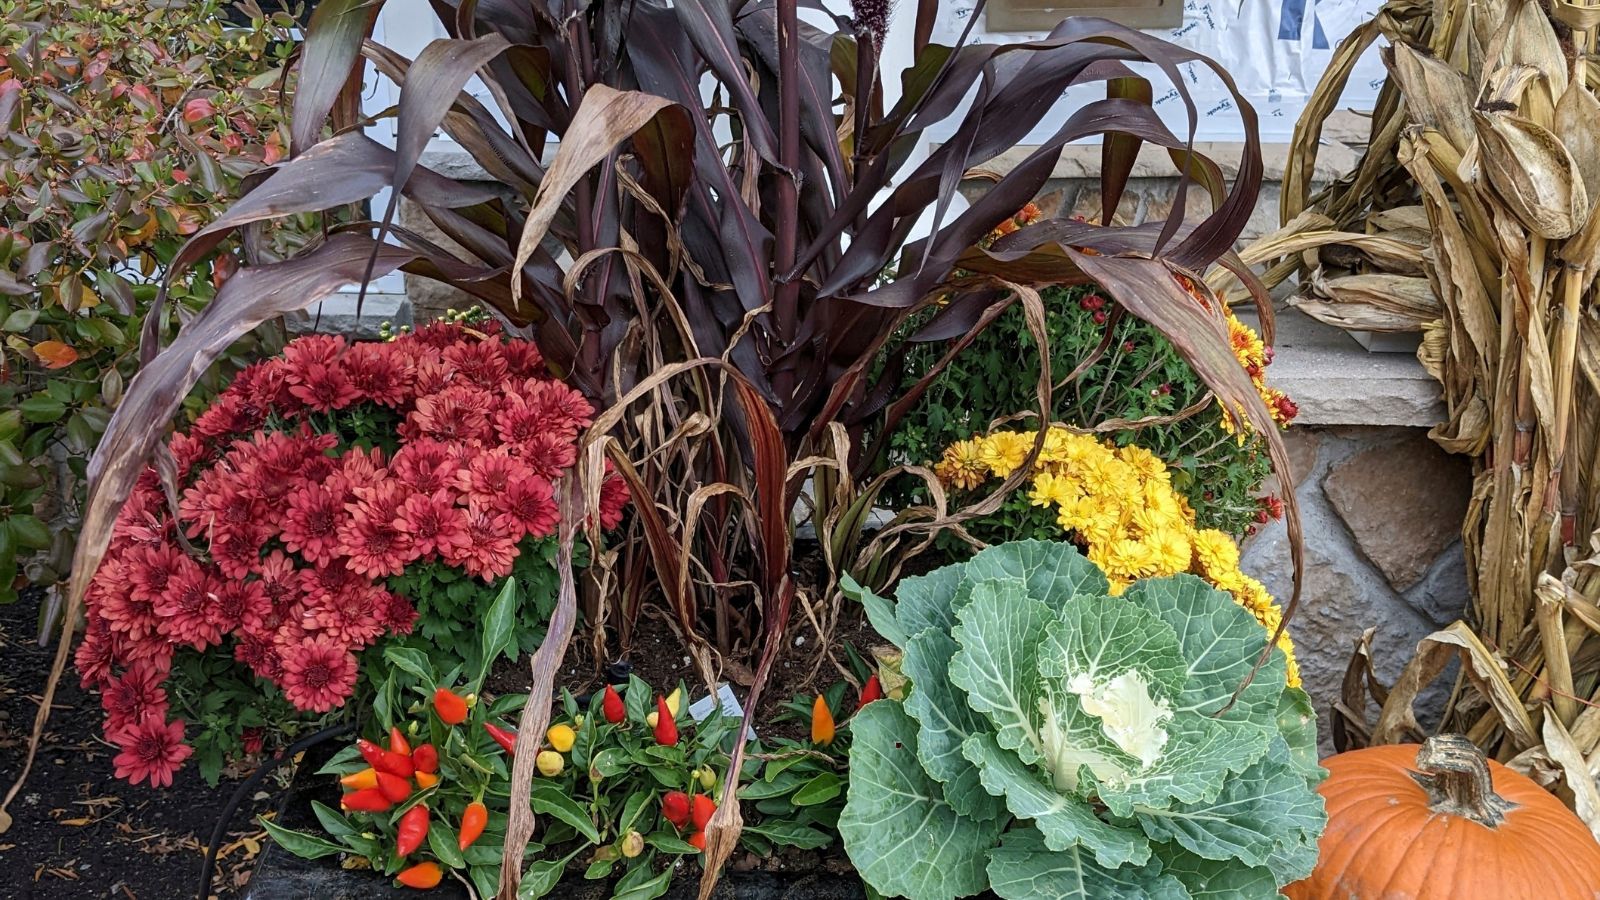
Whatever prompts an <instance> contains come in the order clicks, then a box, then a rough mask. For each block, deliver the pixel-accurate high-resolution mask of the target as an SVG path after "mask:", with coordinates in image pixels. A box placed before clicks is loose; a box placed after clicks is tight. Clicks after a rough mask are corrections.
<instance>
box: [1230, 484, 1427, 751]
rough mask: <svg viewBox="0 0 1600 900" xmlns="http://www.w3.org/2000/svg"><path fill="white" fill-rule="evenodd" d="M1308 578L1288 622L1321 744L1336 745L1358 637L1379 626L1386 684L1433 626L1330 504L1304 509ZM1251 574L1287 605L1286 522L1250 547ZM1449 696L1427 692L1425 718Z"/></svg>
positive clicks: (1377, 641)
mask: <svg viewBox="0 0 1600 900" xmlns="http://www.w3.org/2000/svg"><path fill="white" fill-rule="evenodd" d="M1305 513H1306V523H1305V524H1306V546H1305V565H1306V568H1305V583H1304V589H1303V592H1302V595H1301V597H1302V599H1301V603H1300V609H1299V611H1298V612H1297V614H1296V615H1295V617H1294V619H1293V620H1292V621H1291V622H1290V623H1289V634H1290V636H1291V637H1292V638H1293V639H1294V642H1295V656H1296V658H1297V659H1298V661H1299V663H1300V674H1301V678H1302V680H1303V682H1304V687H1305V690H1306V692H1307V693H1308V694H1310V696H1311V701H1312V704H1313V705H1314V707H1315V708H1316V711H1317V716H1318V718H1319V720H1320V721H1319V722H1318V725H1317V730H1318V736H1319V739H1320V741H1321V747H1322V750H1323V751H1324V752H1325V753H1327V752H1332V750H1333V745H1332V743H1331V732H1330V730H1329V724H1328V723H1329V721H1330V720H1329V715H1330V710H1331V709H1332V707H1333V703H1334V702H1335V701H1336V700H1338V698H1339V695H1340V687H1341V685H1342V683H1343V681H1344V672H1345V668H1346V667H1347V666H1348V665H1349V662H1350V656H1351V654H1352V653H1353V652H1354V650H1355V647H1356V642H1357V641H1358V640H1359V639H1360V637H1361V634H1362V632H1363V631H1365V630H1366V629H1368V628H1376V629H1377V634H1376V635H1375V636H1374V638H1373V661H1374V665H1375V667H1376V669H1377V672H1378V676H1379V678H1380V680H1382V681H1383V683H1384V684H1386V685H1388V684H1393V683H1394V680H1395V678H1396V677H1398V676H1399V674H1400V671H1401V669H1403V668H1404V667H1405V664H1406V662H1407V661H1409V660H1410V659H1411V655H1412V651H1413V649H1414V648H1415V647H1416V644H1417V641H1418V640H1420V639H1422V638H1423V637H1424V636H1426V635H1428V634H1429V633H1430V632H1432V631H1433V630H1434V628H1433V625H1432V624H1431V623H1430V622H1429V621H1428V620H1426V619H1425V618H1423V617H1422V616H1421V615H1419V614H1418V613H1417V611H1416V610H1414V609H1412V608H1411V607H1410V606H1409V605H1407V604H1406V603H1405V602H1404V601H1402V600H1401V599H1400V598H1399V597H1397V596H1396V595H1395V594H1394V592H1393V591H1391V590H1390V589H1389V587H1388V585H1387V584H1385V583H1384V580H1383V578H1382V577H1381V576H1379V575H1378V574H1377V573H1375V572H1374V571H1373V570H1372V567H1371V566H1369V565H1367V564H1366V562H1365V561H1364V560H1362V559H1361V558H1360V555H1359V554H1358V553H1357V552H1356V551H1355V549H1354V548H1353V547H1350V546H1348V544H1346V543H1343V542H1342V540H1341V536H1340V535H1338V534H1337V533H1336V532H1337V531H1338V530H1339V529H1338V524H1337V522H1335V521H1331V520H1330V514H1329V513H1328V511H1327V510H1326V509H1318V508H1316V507H1312V508H1309V509H1307V510H1305ZM1242 564H1243V568H1244V570H1245V572H1246V574H1249V575H1251V576H1252V577H1255V578H1257V579H1259V580H1260V581H1261V582H1262V583H1263V584H1264V585H1266V587H1267V589H1268V590H1269V591H1271V592H1272V595H1273V596H1274V597H1276V598H1278V600H1279V602H1280V603H1284V604H1287V603H1288V601H1289V596H1290V592H1291V589H1292V585H1293V580H1292V579H1293V572H1294V569H1293V567H1292V564H1291V562H1290V556H1289V541H1288V536H1287V533H1286V529H1285V528H1284V526H1283V523H1282V522H1275V523H1273V524H1272V525H1271V526H1269V527H1268V528H1266V529H1263V530H1262V532H1261V533H1260V534H1258V535H1257V536H1256V538H1255V539H1254V540H1252V541H1250V543H1249V544H1248V546H1247V547H1246V548H1245V551H1244V557H1243V561H1242ZM1443 699H1444V698H1443V697H1439V696H1433V695H1431V694H1425V695H1424V696H1423V697H1422V698H1421V701H1420V702H1419V703H1418V713H1419V715H1421V716H1423V717H1424V720H1431V719H1432V718H1434V717H1436V716H1437V709H1438V708H1439V706H1440V704H1441V703H1442V702H1443Z"/></svg>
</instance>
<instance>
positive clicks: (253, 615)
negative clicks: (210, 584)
mask: <svg viewBox="0 0 1600 900" xmlns="http://www.w3.org/2000/svg"><path fill="white" fill-rule="evenodd" d="M271 617H272V601H271V600H270V599H268V598H267V591H266V589H265V588H264V587H263V586H262V583H261V582H260V581H259V580H255V579H252V580H250V581H241V580H239V579H237V578H230V579H227V580H226V581H223V582H221V583H220V584H219V585H218V586H217V601H216V619H217V624H219V625H220V626H221V627H222V629H223V630H224V631H233V630H234V629H237V628H243V629H245V630H246V631H260V630H261V629H262V628H263V627H264V626H265V625H266V623H267V620H269V619H270V618H271Z"/></svg>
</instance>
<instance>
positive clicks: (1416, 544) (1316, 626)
mask: <svg viewBox="0 0 1600 900" xmlns="http://www.w3.org/2000/svg"><path fill="white" fill-rule="evenodd" d="M1286 438H1287V440H1288V443H1289V447H1290V455H1291V457H1292V459H1293V469H1294V474H1295V479H1296V484H1295V489H1294V490H1295V496H1296V497H1297V498H1298V499H1299V501H1300V508H1301V517H1302V521H1303V523H1304V526H1305V553H1306V555H1305V565H1306V569H1305V586H1304V590H1303V599H1302V601H1301V608H1300V611H1299V613H1298V614H1297V615H1296V617H1295V619H1294V621H1293V622H1292V623H1291V624H1290V633H1291V635H1292V636H1293V637H1294V641H1295V646H1296V653H1297V655H1298V657H1299V660H1300V668H1301V672H1302V675H1303V677H1304V679H1305V687H1306V690H1307V691H1308V692H1309V693H1310V694H1311V697H1312V700H1313V701H1314V702H1315V704H1316V707H1317V712H1318V713H1319V715H1322V716H1323V723H1324V726H1323V728H1322V736H1323V743H1324V749H1331V747H1330V745H1329V744H1328V735H1329V730H1328V728H1327V727H1326V723H1327V722H1328V718H1327V716H1328V711H1329V709H1330V707H1331V705H1332V704H1333V702H1334V701H1335V700H1337V699H1338V697H1339V688H1340V683H1341V681H1342V679H1343V677H1344V671H1345V667H1346V665H1347V663H1348V662H1349V660H1350V655H1351V652H1352V651H1353V650H1354V648H1355V646H1356V642H1357V641H1358V640H1359V639H1360V637H1361V634H1362V632H1363V631H1365V630H1366V629H1368V628H1374V629H1376V634H1375V635H1374V637H1373V642H1372V653H1373V661H1374V663H1375V667H1376V670H1377V673H1378V676H1379V678H1380V679H1381V680H1382V681H1383V682H1384V683H1385V684H1390V683H1393V681H1394V678H1395V676H1396V675H1398V674H1399V672H1400V669H1401V668H1402V667H1404V665H1405V663H1406V661H1407V660H1409V659H1410V657H1411V652H1412V649H1413V648H1414V647H1415V646H1416V643H1417V641H1418V640H1420V639H1421V638H1422V637H1424V636H1426V635H1427V634H1429V633H1430V632H1432V631H1435V630H1436V629H1438V628H1439V627H1441V626H1443V625H1448V624H1449V623H1450V622H1452V621H1454V620H1455V619H1457V618H1459V617H1460V615H1461V614H1462V611H1463V610H1464V609H1465V607H1466V603H1467V581H1466V566H1465V562H1464V560H1463V558H1462V552H1461V539H1460V538H1461V522H1462V519H1463V517H1464V516H1465V514H1466V509H1467V501H1468V498H1469V496H1470V494H1471V470H1470V465H1469V463H1468V462H1467V460H1466V459H1465V458H1464V457H1459V456H1452V455H1450V454H1447V453H1445V452H1444V451H1443V450H1441V449H1439V447H1438V445H1437V444H1435V443H1433V441H1431V440H1429V439H1428V436H1427V432H1426V430H1424V429H1421V428H1399V427H1367V426H1346V427H1327V428H1318V427H1299V428H1291V429H1290V430H1289V431H1288V432H1287V434H1286ZM1243 564H1244V569H1245V571H1246V572H1247V573H1249V574H1250V575H1253V576H1254V577H1256V578H1258V579H1260V580H1261V581H1262V582H1263V583H1264V584H1265V585H1266V586H1267V588H1268V589H1269V590H1271V591H1272V594H1273V596H1275V597H1278V598H1279V599H1280V600H1282V601H1284V602H1287V598H1288V597H1289V595H1290V590H1291V577H1292V572H1293V567H1292V564H1291V561H1290V558H1289V542H1288V536H1287V529H1286V528H1285V526H1284V524H1283V523H1282V522H1275V523H1272V524H1271V525H1269V526H1268V527H1266V528H1264V529H1263V530H1262V531H1261V532H1260V533H1258V534H1257V535H1255V536H1254V537H1252V538H1250V539H1249V540H1248V541H1246V543H1245V546H1244V553H1243ZM1444 688H1445V685H1444V684H1443V682H1440V683H1437V684H1436V685H1435V688H1434V691H1433V696H1431V697H1430V696H1429V695H1426V694H1425V695H1424V697H1423V700H1422V702H1421V703H1420V704H1419V707H1420V708H1419V713H1421V714H1422V716H1423V724H1424V725H1427V724H1430V722H1429V718H1430V713H1431V712H1432V711H1431V710H1430V709H1429V707H1430V706H1431V707H1432V708H1433V709H1434V710H1436V709H1437V708H1438V705H1439V704H1440V703H1442V701H1443V699H1444V698H1443V697H1442V696H1441V695H1440V694H1441V691H1442V690H1443V689H1444Z"/></svg>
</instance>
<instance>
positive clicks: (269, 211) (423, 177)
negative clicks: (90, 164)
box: [168, 131, 498, 272]
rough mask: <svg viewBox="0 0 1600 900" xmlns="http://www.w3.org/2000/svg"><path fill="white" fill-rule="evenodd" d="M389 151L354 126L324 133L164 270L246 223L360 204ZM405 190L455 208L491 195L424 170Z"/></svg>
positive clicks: (380, 184) (385, 170) (187, 261)
mask: <svg viewBox="0 0 1600 900" xmlns="http://www.w3.org/2000/svg"><path fill="white" fill-rule="evenodd" d="M394 156H395V154H394V151H393V150H390V149H389V148H388V147H385V146H383V145H382V144H380V143H378V142H377V141H374V140H373V139H371V138H369V137H367V136H366V135H364V134H362V133H360V132H358V131H350V132H345V133H344V134H341V135H339V136H337V137H333V138H329V139H328V140H326V141H323V142H322V143H320V144H317V145H316V146H315V147H312V148H311V149H310V150H308V151H306V152H305V153H302V154H300V155H299V156H296V157H295V158H294V159H292V160H289V161H288V162H286V163H284V164H282V165H280V166H278V167H277V168H276V169H275V170H273V172H272V174H271V175H269V176H268V177H267V178H266V180H265V181H262V182H261V183H260V184H259V185H257V186H256V187H255V189H254V190H252V191H250V192H249V193H248V194H245V195H244V196H243V197H242V198H240V200H239V201H238V202H237V203H235V204H233V206H231V207H229V208H228V211H227V212H225V213H223V214H222V215H220V216H218V217H217V218H216V219H215V220H213V221H212V222H211V224H209V225H207V226H206V227H204V228H202V229H200V230H199V231H197V232H195V234H194V236H193V237H191V238H190V239H189V240H188V241H187V242H186V243H185V244H184V245H183V246H182V247H181V248H179V250H178V252H177V254H176V255H175V256H174V257H173V259H172V262H171V263H170V264H168V270H169V272H176V271H178V270H181V269H183V268H184V267H186V266H189V265H192V264H193V263H194V262H195V261H196V260H198V259H200V258H202V257H204V256H205V255H206V254H207V253H209V252H211V251H212V250H213V249H215V248H216V247H217V245H218V244H220V243H222V241H223V239H224V238H226V237H227V236H228V235H229V234H230V233H231V232H233V231H234V230H235V229H237V228H239V227H240V226H243V225H246V224H249V223H251V222H264V221H268V220H270V219H277V218H282V217H283V216H289V215H296V214H299V213H307V212H322V211H324V210H329V209H337V208H338V207H341V206H346V205H349V204H352V203H360V202H362V201H364V200H367V199H369V198H371V197H372V196H373V195H374V194H376V193H378V192H379V191H381V190H383V189H384V188H386V187H389V186H390V184H391V180H390V179H391V178H392V176H393V173H394V168H395V164H394ZM405 192H406V194H407V195H409V196H411V197H413V198H415V199H416V200H418V201H419V202H421V203H424V204H427V205H429V206H437V207H444V208H456V207H463V206H469V205H472V204H477V203H484V202H487V201H490V200H494V199H496V198H497V197H498V195H497V194H496V193H495V192H494V191H492V190H490V189H488V188H487V187H485V186H483V185H481V184H479V185H474V184H464V183H462V182H459V181H456V180H454V179H452V178H446V177H444V176H443V175H439V174H438V173H436V172H433V171H432V170H429V169H421V170H418V171H416V172H414V173H413V174H412V177H411V179H410V182H409V183H408V184H407V185H406V191H405Z"/></svg>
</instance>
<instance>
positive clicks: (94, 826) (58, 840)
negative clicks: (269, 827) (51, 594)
mask: <svg viewBox="0 0 1600 900" xmlns="http://www.w3.org/2000/svg"><path fill="white" fill-rule="evenodd" d="M42 599H43V592H42V591H38V590H29V591H26V592H24V595H23V598H22V599H21V600H19V601H18V602H17V603H16V604H14V605H12V606H10V607H6V608H0V659H3V660H5V664H4V666H3V667H0V792H3V791H5V790H9V789H10V786H11V784H12V782H13V781H14V780H15V778H16V775H17V773H18V772H19V771H20V770H21V767H22V760H23V756H24V754H25V753H26V752H27V747H28V737H29V735H30V734H31V733H32V730H33V718H34V714H35V713H36V712H37V711H38V708H39V703H40V702H41V695H42V694H43V692H44V684H45V678H46V676H47V675H48V673H49V671H50V665H51V663H52V661H53V657H54V645H53V643H52V646H50V647H41V646H39V643H38V641H37V640H35V634H34V632H35V628H36V625H35V623H36V622H37V621H38V614H39V606H40V603H41V600H42ZM69 664H70V661H69ZM101 724H102V723H101V711H100V702H99V698H98V697H97V696H96V695H94V694H91V693H88V692H85V691H83V690H81V689H79V687H78V679H77V676H76V674H75V673H73V672H71V671H69V672H68V673H67V675H66V676H65V677H63V678H62V681H61V687H60V688H59V689H58V690H57V692H56V697H55V703H54V708H53V710H52V713H51V716H50V720H49V722H48V724H47V725H46V726H45V734H44V741H43V743H42V744H41V746H40V748H39V755H38V757H37V758H36V759H35V761H34V766H33V771H32V773H31V774H30V775H29V776H28V782H27V784H26V785H24V786H23V788H22V792H21V793H20V794H19V795H18V796H17V798H16V800H15V801H13V802H12V804H11V807H10V808H9V810H8V811H9V812H10V813H11V814H12V816H13V817H14V820H15V821H14V822H13V823H12V826H11V829H10V830H9V831H7V832H6V833H4V834H0V898H6V900H10V898H34V897H38V898H45V897H49V898H52V900H73V898H103V897H111V898H117V900H180V898H185V897H194V896H195V895H196V889H197V887H198V885H197V879H198V878H199V875H200V866H201V861H202V859H203V857H204V854H205V847H206V844H207V842H208V841H209V840H210V838H211V830H212V828H213V827H215V824H216V817H217V814H218V812H219V811H220V810H221V808H222V807H223V805H224V804H226V803H227V802H228V798H229V797H230V796H231V795H232V794H233V792H234V789H235V788H236V787H237V786H238V781H239V777H243V776H244V775H247V774H248V773H247V772H242V773H238V777H234V778H228V777H224V779H223V780H222V781H221V782H220V783H219V784H218V785H217V786H216V787H211V786H210V785H208V784H206V782H205V780H204V779H202V778H201V777H200V774H199V772H198V771H197V770H196V768H195V767H194V766H193V765H189V766H186V767H185V768H184V769H183V770H182V771H180V772H179V773H178V775H177V776H176V777H175V778H174V780H173V784H172V786H171V787H169V788H158V789H152V788H151V787H150V786H149V785H148V784H141V785H138V786H134V785H130V784H128V783H127V782H125V781H121V780H119V779H117V778H116V777H115V776H114V775H113V772H112V764H111V760H112V757H114V756H115V755H116V748H115V747H113V746H112V745H110V744H107V743H106V742H105V741H104V736H103V735H102V734H101ZM279 791H280V788H279V786H278V785H277V784H275V783H273V782H272V781H271V779H269V780H268V782H267V784H266V786H265V787H264V788H263V789H261V790H259V791H257V793H256V796H255V797H253V798H251V799H249V800H247V801H246V803H245V804H244V805H243V806H242V807H241V808H240V810H239V812H238V814H237V815H236V816H234V819H233V822H232V828H231V829H230V831H229V833H228V835H227V838H226V839H225V841H224V842H223V846H222V854H221V856H220V858H219V862H218V873H217V875H216V876H215V877H214V878H213V880H212V896H214V897H217V898H232V897H236V896H238V895H239V889H240V888H241V887H242V886H243V885H244V884H245V882H247V881H248V880H249V877H250V867H251V866H252V865H253V864H254V860H255V857H256V856H257V854H259V852H260V849H261V845H262V842H263V841H264V840H265V832H264V831H262V830H261V829H260V826H259V825H257V824H256V822H255V817H256V816H257V815H259V814H261V813H264V812H267V811H268V810H271V809H273V808H274V807H275V797H276V795H277V793H279Z"/></svg>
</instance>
